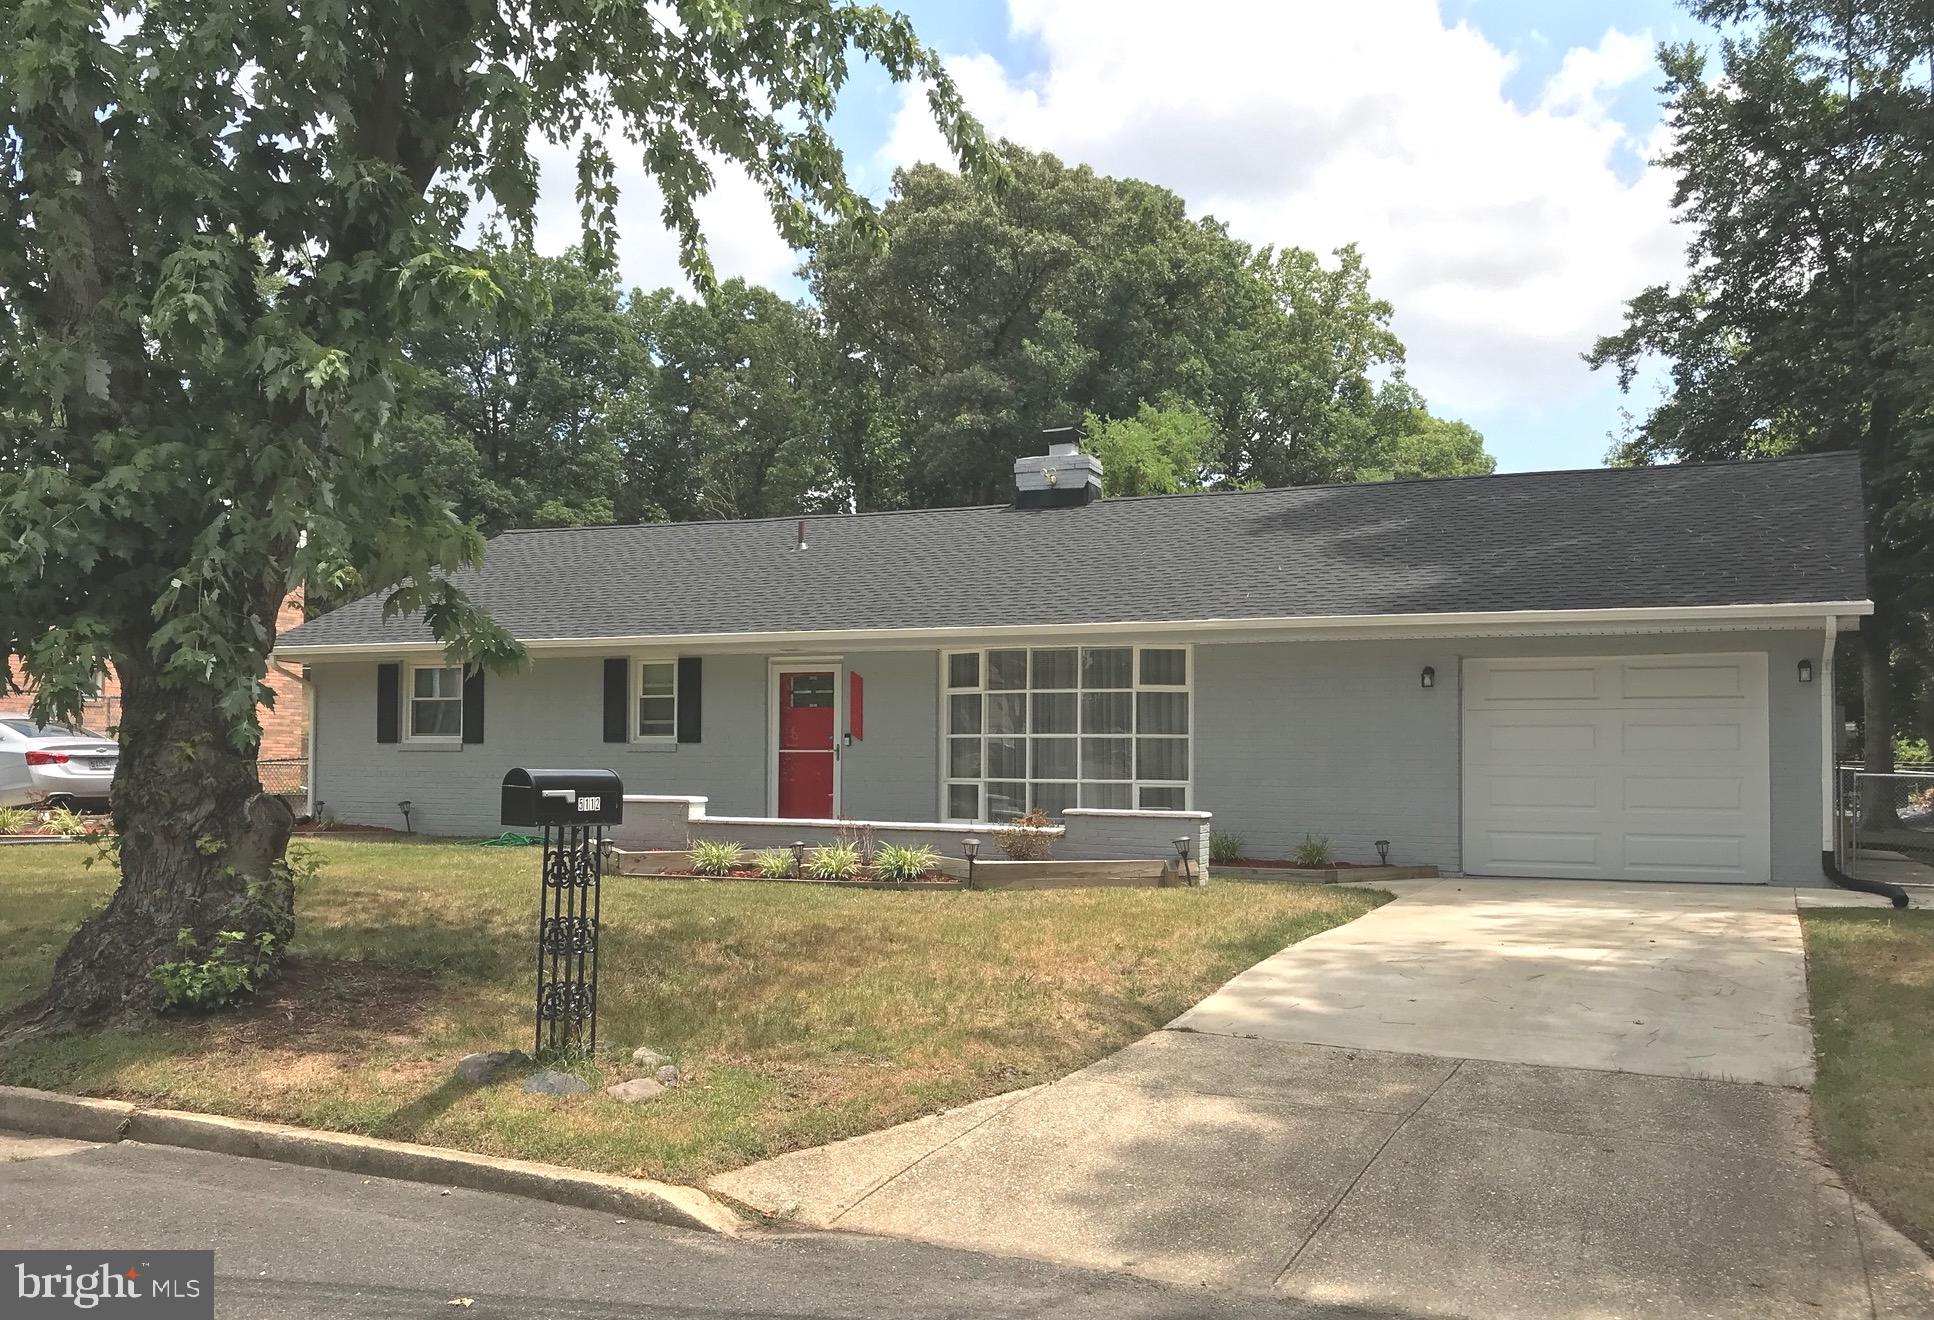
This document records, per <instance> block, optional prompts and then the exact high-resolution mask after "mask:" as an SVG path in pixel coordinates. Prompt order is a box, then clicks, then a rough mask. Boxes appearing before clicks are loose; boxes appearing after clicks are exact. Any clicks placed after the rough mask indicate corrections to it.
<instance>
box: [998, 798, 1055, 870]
mask: <svg viewBox="0 0 1934 1320" xmlns="http://www.w3.org/2000/svg"><path fill="white" fill-rule="evenodd" d="M1053 824H1054V822H1053V821H1052V820H1050V819H1049V818H1048V813H1047V812H1045V811H1043V810H1041V809H1040V808H1039V807H1034V808H1032V809H1030V810H1029V811H1028V812H1027V813H1026V814H1025V815H1021V816H1016V817H1015V818H1014V819H1013V820H1011V821H1009V822H1008V823H1007V824H1006V825H1004V826H1002V827H1001V828H999V829H997V830H995V831H994V842H995V844H996V845H998V846H999V848H1000V850H1001V851H1002V852H1004V853H1006V854H1007V856H1008V860H1009V861H1015V862H1042V861H1046V860H1047V859H1048V857H1049V856H1050V855H1052V854H1053V852H1054V836H1053V835H1052V834H1040V833H1036V831H1038V830H1044V829H1047V828H1049V827H1051V826H1052V825H1053Z"/></svg>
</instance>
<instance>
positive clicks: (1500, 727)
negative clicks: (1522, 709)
mask: <svg viewBox="0 0 1934 1320" xmlns="http://www.w3.org/2000/svg"><path fill="white" fill-rule="evenodd" d="M1485 741H1486V743H1487V745H1488V746H1489V747H1490V750H1491V751H1492V752H1493V753H1499V754H1502V755H1504V756H1507V757H1518V756H1523V755H1525V754H1536V753H1541V752H1542V753H1548V754H1553V755H1562V756H1581V755H1589V754H1590V753H1592V752H1594V751H1596V750H1597V749H1598V727H1597V726H1596V725H1594V724H1546V723H1536V724H1521V723H1516V722H1513V721H1510V720H1498V721H1494V722H1493V723H1491V724H1490V725H1489V736H1488V738H1486V740H1485Z"/></svg>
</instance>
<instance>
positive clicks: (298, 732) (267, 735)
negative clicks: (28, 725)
mask: <svg viewBox="0 0 1934 1320" xmlns="http://www.w3.org/2000/svg"><path fill="white" fill-rule="evenodd" d="M301 622H302V593H301V592H300V591H293V592H290V593H289V596H288V598H287V599H286V600H284V601H283V602H282V608H281V610H280V611H279V612H278V613H277V614H276V616H275V630H276V632H277V633H278V634H279V633H285V632H288V631H289V630H290V629H292V628H294V627H295V626H296V625H297V624H299V623H301ZM7 664H8V667H9V668H10V669H11V670H12V671H13V681H14V684H15V685H16V686H18V685H20V684H21V683H22V682H23V681H24V679H25V677H26V675H25V673H24V672H23V671H22V669H21V667H20V657H18V656H9V657H8V658H7ZM289 668H290V669H291V670H293V669H295V668H296V666H294V665H291V666H289ZM264 681H265V682H266V684H267V686H268V688H269V690H270V691H272V692H274V693H275V704H274V705H273V706H270V705H268V704H266V703H264V704H263V705H262V706H260V707H258V708H257V710H256V712H255V714H256V718H257V719H258V720H259V721H260V722H261V725H262V750H261V753H260V755H261V757H262V759H263V760H265V761H269V760H286V761H299V760H301V759H302V758H303V757H305V756H307V755H308V754H309V753H308V741H309V721H308V715H307V712H306V709H305V702H304V700H303V693H302V680H301V679H299V678H297V677H295V676H293V674H289V673H284V672H282V670H279V669H277V668H275V667H274V666H273V665H271V666H270V667H269V672H268V677H267V678H266V679H265V680H264ZM33 704H34V698H33V693H32V692H31V691H26V692H15V693H11V694H9V695H7V696H0V715H25V714H28V713H29V712H30V710H31V709H32V707H33ZM81 722H82V723H83V724H84V725H86V726H87V727H88V728H90V729H93V730H96V731H98V732H102V733H106V732H108V731H109V730H111V729H113V728H114V727H115V726H116V725H118V724H119V723H120V722H121V683H120V680H119V679H118V678H116V677H115V674H114V670H113V668H112V667H110V668H109V669H108V670H107V672H106V673H105V674H104V675H103V676H102V679H101V687H100V692H99V694H98V695H97V696H96V698H95V699H94V700H92V701H90V702H88V703H87V704H86V705H85V706H84V707H83V709H82V715H81Z"/></svg>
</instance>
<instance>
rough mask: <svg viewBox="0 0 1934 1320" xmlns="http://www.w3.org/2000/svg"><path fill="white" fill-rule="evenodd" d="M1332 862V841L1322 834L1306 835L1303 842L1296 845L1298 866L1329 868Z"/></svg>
mask: <svg viewBox="0 0 1934 1320" xmlns="http://www.w3.org/2000/svg"><path fill="white" fill-rule="evenodd" d="M1330 861H1331V857H1330V841H1329V840H1328V839H1326V838H1324V837H1323V836H1322V835H1320V834H1318V835H1314V836H1312V835H1310V834H1304V835H1303V841H1302V842H1301V843H1299V844H1297V845H1296V864H1297V865H1298V866H1328V865H1329V864H1330Z"/></svg>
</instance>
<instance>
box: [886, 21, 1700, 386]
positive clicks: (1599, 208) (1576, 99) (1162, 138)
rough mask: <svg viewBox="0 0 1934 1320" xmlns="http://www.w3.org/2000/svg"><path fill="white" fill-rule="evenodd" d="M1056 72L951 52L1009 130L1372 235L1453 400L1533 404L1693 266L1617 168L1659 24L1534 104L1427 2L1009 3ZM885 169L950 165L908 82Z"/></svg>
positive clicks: (1418, 367)
mask: <svg viewBox="0 0 1934 1320" xmlns="http://www.w3.org/2000/svg"><path fill="white" fill-rule="evenodd" d="M1010 9H1011V19H1012V25H1013V27H1014V29H1015V31H1016V34H1017V35H1019V36H1021V37H1023V38H1026V39H1031V40H1032V41H1034V42H1035V43H1038V46H1039V48H1040V49H1041V51H1042V52H1043V54H1044V56H1045V68H1044V71H1043V72H1042V73H1041V74H1040V75H1039V76H1038V77H1034V78H1029V79H1025V80H1017V79H1014V78H1012V77H1010V76H1009V75H1008V73H1007V72H1006V71H1005V70H1004V69H1003V68H1002V66H1001V65H1000V64H998V63H997V62H996V61H994V60H993V59H991V58H989V57H987V56H984V55H982V56H972V57H967V58H962V59H958V60H953V61H950V62H949V68H950V69H951V70H952V71H953V72H954V74H955V77H956V78H957V79H958V81H959V83H960V85H961V88H962V90H963V93H964V95H965V97H966V100H967V104H968V106H969V107H970V108H971V109H972V110H973V111H974V112H975V113H977V114H978V115H980V116H981V117H982V119H983V121H984V122H985V123H986V124H987V125H988V127H989V128H990V130H992V131H993V132H994V133H995V134H996V135H999V136H1005V137H1010V138H1013V139H1014V140H1015V141H1017V142H1020V143H1023V144H1024V145H1027V146H1029V147H1033V148H1036V149H1043V150H1050V151H1053V152H1055V153H1056V154H1057V155H1060V156H1062V157H1063V158H1064V159H1067V160H1071V161H1082V162H1086V163H1088V164H1090V165H1093V166H1094V167H1095V168H1096V169H1099V170H1102V171H1105V172H1107V173H1110V174H1117V175H1126V176H1132V177H1136V178H1142V179H1148V180H1150V181H1153V182H1156V183H1160V184H1163V185H1165V186H1167V187H1170V188H1173V189H1174V190H1175V191H1177V192H1178V193H1180V194H1181V195H1182V196H1183V197H1185V198H1186V199H1187V200H1188V202H1189V204H1190V206H1191V207H1192V208H1193V209H1194V210H1195V211H1196V212H1198V213H1209V214H1213V215H1216V216H1218V217H1220V218H1221V219H1223V220H1226V221H1228V222H1229V224H1230V227H1231V229H1232V230H1233V231H1234V232H1235V233H1237V234H1238V235H1239V236H1241V237H1243V238H1247V239H1249V240H1251V241H1252V242H1258V243H1276V244H1279V245H1280V244H1296V245H1300V246H1303V247H1310V248H1315V249H1317V250H1319V251H1326V250H1328V249H1330V248H1333V247H1335V246H1338V245H1340V244H1342V243H1345V242H1348V241H1351V240H1355V241H1357V242H1358V243H1359V244H1360V245H1361V246H1362V247H1363V249H1364V252H1365V254H1366V257H1367V259H1368V261H1369V263H1370V268H1371V271H1372V274H1373V276H1374V278H1375V281H1376V288H1377V289H1378V291H1379V292H1380V293H1381V294H1382V295H1383V296H1385V297H1388V298H1389V299H1390V300H1391V301H1392V302H1393V303H1394V304H1395V305H1396V309H1397V315H1396V324H1397V329H1398V331H1399V333H1400V334H1401V335H1402V336H1403V338H1404V340H1405V342H1406V344H1407V345H1408V346H1409V349H1410V375H1411V378H1412V379H1413V380H1414V381H1415V382H1416V383H1417V385H1418V386H1419V387H1420V388H1421V389H1423V390H1424V391H1425V393H1426V394H1427V395H1429V396H1430V398H1431V399H1432V400H1433V402H1434V403H1435V404H1437V405H1438V406H1439V407H1441V408H1443V409H1445V410H1447V411H1452V412H1456V411H1460V410H1480V409H1496V408H1535V407H1539V406H1541V405H1545V404H1550V403H1555V402H1559V401H1562V400H1564V399H1566V398H1570V397H1575V396H1576V395H1578V394H1580V393H1582V392H1585V391H1589V390H1591V389H1593V388H1595V387H1596V385H1597V384H1598V382H1597V381H1596V380H1595V379H1594V378H1593V377H1592V376H1591V375H1590V373H1588V372H1587V371H1586V369H1585V368H1584V366H1583V364H1582V363H1580V362H1579V361H1578V354H1579V353H1580V352H1581V351H1582V350H1584V349H1586V348H1588V347H1589V346H1590V345H1591V343H1592V340H1593V339H1594V338H1595V337H1596V336H1597V335H1599V334H1602V333H1605V332H1607V331H1610V330H1612V329H1614V328H1616V327H1617V325H1618V323H1619V319H1620V309H1621V306H1622V304H1623V302H1624V300H1625V299H1627V298H1629V297H1630V296H1632V295H1633V294H1634V293H1636V292H1638V290H1639V289H1640V288H1642V287H1644V286H1645V285H1646V284H1649V283H1654V282H1657V281H1659V280H1661V279H1665V278H1669V277H1670V276H1672V275H1673V274H1674V273H1676V272H1677V271H1678V270H1679V269H1680V267H1681V263H1682V256H1681V249H1682V242H1681V240H1680V239H1679V238H1678V237H1677V236H1676V235H1675V234H1674V233H1673V232H1672V229H1671V226H1670V197H1671V185H1670V182H1669V180H1667V179H1666V178H1664V177H1663V176H1662V175H1661V174H1660V173H1659V172H1658V171H1656V170H1653V169H1651V168H1649V167H1648V168H1646V169H1645V170H1643V171H1642V172H1641V173H1640V174H1639V175H1638V177H1637V178H1636V179H1630V178H1627V179H1623V180H1622V179H1621V178H1620V177H1619V173H1618V171H1617V170H1616V169H1615V167H1614V166H1615V162H1617V161H1619V160H1621V159H1629V158H1630V157H1631V155H1632V154H1633V153H1634V152H1635V151H1636V152H1637V153H1639V154H1641V155H1643V156H1645V157H1647V158H1649V157H1650V156H1651V155H1652V154H1653V150H1652V144H1647V143H1634V142H1633V141H1631V140H1630V138H1629V135H1628V134H1627V132H1626V130H1625V129H1624V128H1623V127H1622V126H1621V125H1620V124H1619V123H1618V122H1617V120H1615V119H1614V118H1613V117H1612V116H1611V114H1610V112H1609V110H1608V102H1609V101H1610V99H1611V98H1612V97H1613V96H1614V95H1616V94H1617V93H1618V92H1619V91H1620V90H1621V89H1623V88H1625V87H1627V86H1628V85H1630V84H1631V83H1632V82H1633V81H1634V80H1635V79H1640V78H1643V77H1644V76H1645V75H1646V74H1647V72H1648V70H1649V69H1650V68H1651V61H1652V55H1651V51H1652V42H1651V39H1650V37H1649V35H1648V34H1645V33H1625V32H1620V31H1617V30H1610V31H1607V32H1606V33H1605V35H1604V37H1603V38H1602V39H1601V40H1600V41H1599V43H1598V45H1597V46H1595V47H1590V48H1584V47H1580V48H1574V49H1572V50H1570V51H1568V52H1567V53H1566V54H1565V55H1564V57H1563V60H1562V62H1561V63H1560V65H1559V68H1558V70H1557V72H1556V73H1554V74H1553V75H1552V76H1551V77H1550V79H1548V81H1547V82H1546V84H1545V85H1544V87H1543V88H1542V90H1541V95H1540V96H1539V97H1538V99H1537V102H1536V104H1535V105H1533V106H1532V107H1531V108H1529V109H1524V108H1520V107H1519V106H1516V105H1514V104H1512V102H1511V101H1510V100H1508V99H1507V97H1506V96H1505V92H1504V87H1505V84H1506V81H1507V79H1509V78H1510V77H1511V76H1512V75H1513V73H1514V72H1515V64H1514V61H1513V59H1512V57H1511V56H1510V55H1509V54H1507V53H1506V52H1504V51H1502V50H1500V49H1498V48H1497V47H1496V46H1495V45H1493V44H1492V43H1491V42H1490V41H1489V40H1488V39H1486V38H1485V37H1484V36H1483V35H1482V34H1481V33H1479V32H1477V31H1476V30H1474V29H1472V28H1470V27H1468V26H1465V25H1463V24H1458V25H1455V26H1446V25H1445V23H1444V21H1443V19H1442V16H1441V15H1440V13H1439V11H1438V8H1437V6H1436V5H1435V4H1433V3H1429V2H1428V0H1359V3H1356V4H1351V5H1327V6H1314V5H1303V4H1293V5H1292V4H1282V3H1275V2H1272V0H1258V2H1256V3H1238V2H1236V0H1221V2H1218V3H1207V2H1206V0H1204V2H1202V3H1197V4H1194V5H1190V6H1187V7H1178V6H1175V5H1173V4H1172V3H1160V2H1159V0H1011V4H1010ZM883 153H884V154H885V156H886V157H887V160H888V163H892V164H903V163H908V162H911V161H914V160H945V159H947V157H946V153H945V150H944V147H943V146H942V144H941V142H940V139H939V137H938V135H937V134H936V133H935V132H934V131H933V129H932V127H931V125H930V123H928V121H927V118H926V110H925V106H924V102H923V100H922V99H921V97H920V95H919V94H918V92H917V91H911V90H910V91H909V92H908V93H907V95H906V99H905V100H904V101H903V104H902V108H901V110H900V112H899V116H898V119H897V120H896V122H895V124H894V126H893V130H892V132H891V134H890V136H889V138H888V140H887V142H886V145H885V147H884V148H883Z"/></svg>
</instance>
